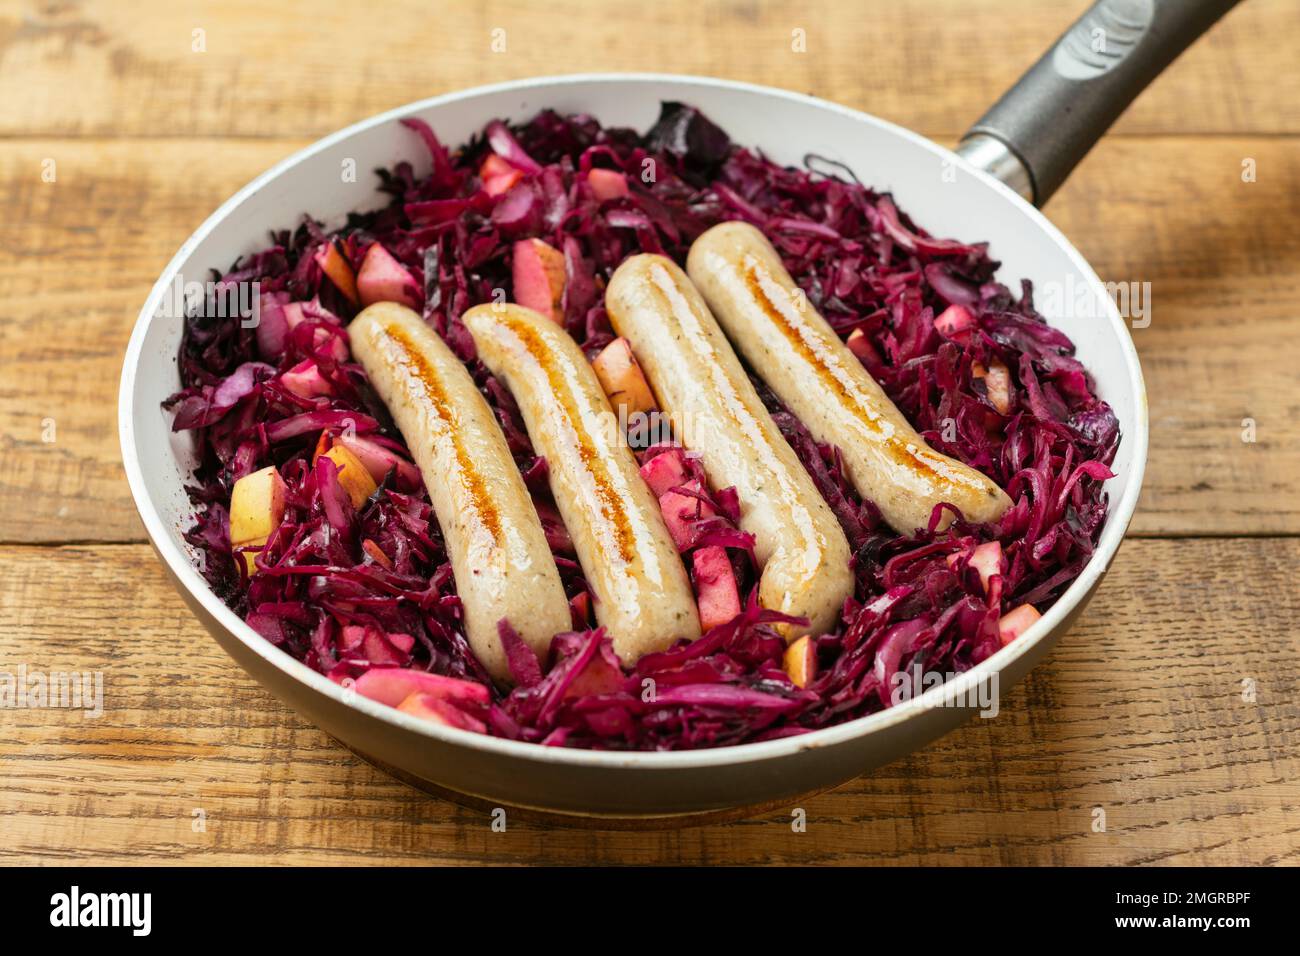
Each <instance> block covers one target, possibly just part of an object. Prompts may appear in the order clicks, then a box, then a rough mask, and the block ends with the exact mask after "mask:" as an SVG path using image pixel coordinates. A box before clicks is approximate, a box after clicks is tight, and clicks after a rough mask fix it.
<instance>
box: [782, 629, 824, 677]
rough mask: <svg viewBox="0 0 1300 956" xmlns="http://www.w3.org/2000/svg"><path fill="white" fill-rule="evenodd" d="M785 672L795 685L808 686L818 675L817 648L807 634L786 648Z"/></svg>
mask: <svg viewBox="0 0 1300 956" xmlns="http://www.w3.org/2000/svg"><path fill="white" fill-rule="evenodd" d="M785 672H786V673H787V674H789V675H790V681H791V683H793V684H794V686H795V687H807V686H808V683H809V681H811V680H812V679H813V678H814V677H816V676H817V649H816V648H815V647H814V646H813V642H812V637H811V636H810V635H808V634H805V635H804V636H803V637H801V638H799V639H798V640H797V641H795V642H794V643H793V644H791V645H790V646H789V647H787V648H786V649H785Z"/></svg>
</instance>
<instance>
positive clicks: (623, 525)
mask: <svg viewBox="0 0 1300 956" xmlns="http://www.w3.org/2000/svg"><path fill="white" fill-rule="evenodd" d="M463 321H464V323H465V327H466V328H467V329H469V331H470V334H471V335H472V336H473V337H474V344H475V346H476V347H477V348H478V355H479V358H480V359H481V360H482V361H483V363H484V364H485V365H486V366H487V367H488V368H489V369H490V370H491V372H492V374H493V375H495V376H497V378H499V379H501V380H502V381H503V382H504V383H505V384H506V387H507V388H509V389H510V391H511V393H512V394H513V395H514V397H515V401H516V402H517V403H518V404H519V411H520V413H521V414H522V416H523V419H524V425H525V427H526V428H527V429H528V436H529V437H530V438H531V439H532V441H533V447H534V449H535V450H536V451H537V453H538V454H540V455H543V456H544V457H545V458H546V463H547V466H548V474H549V480H550V485H551V492H552V494H554V496H555V503H556V505H557V507H558V508H559V511H560V517H561V518H563V519H564V525H565V527H566V528H567V529H568V531H569V536H570V538H572V539H573V547H574V550H575V551H576V552H577V556H578V563H579V564H581V565H582V572H583V574H584V575H585V576H586V578H587V584H588V585H589V586H590V587H591V591H592V594H593V595H594V596H595V598H596V604H595V611H596V620H597V621H598V622H599V623H600V625H601V626H602V627H604V628H605V630H606V632H607V633H608V634H609V638H610V642H611V643H612V644H613V646H614V652H615V653H616V654H617V655H618V657H619V659H620V660H621V661H623V663H625V664H633V663H635V662H636V661H637V659H639V658H640V657H641V656H642V655H643V654H648V653H651V652H652V651H661V650H665V649H666V648H668V647H669V646H670V645H671V644H672V643H673V642H674V641H675V640H677V639H678V638H686V639H687V640H692V641H693V640H695V639H696V638H697V637H699V636H700V620H699V614H698V612H697V610H696V607H695V598H694V595H693V594H692V592H691V582H690V579H689V578H688V577H687V576H686V569H685V568H684V567H683V566H682V559H681V556H680V555H679V554H678V553H677V548H676V547H675V546H674V545H673V541H672V538H671V537H670V536H669V534H668V528H667V526H666V525H665V524H664V519H663V516H662V515H661V514H660V511H659V503H658V502H657V501H656V500H655V498H654V495H653V494H652V493H651V491H650V488H649V487H648V486H647V485H646V483H645V481H644V479H642V477H641V475H640V474H639V473H638V471H637V462H636V458H635V457H634V456H633V455H632V452H631V450H630V449H629V448H628V447H627V443H626V442H625V441H624V440H623V436H622V434H621V433H620V431H619V425H618V419H617V418H616V417H615V415H614V411H613V409H612V408H611V407H610V404H609V400H608V399H607V398H606V397H605V392H604V391H603V390H602V389H601V387H600V382H599V380H597V378H596V373H595V371H594V370H593V369H592V367H591V365H590V364H589V363H588V362H587V359H586V357H585V356H584V355H583V354H582V350H581V349H579V348H578V346H577V344H576V343H575V342H574V341H573V339H571V338H569V336H568V335H567V334H566V333H565V331H564V330H563V329H562V328H560V326H559V325H557V324H556V323H555V322H553V321H551V320H550V319H548V318H546V317H544V316H542V315H540V314H538V313H537V312H534V311H533V310H532V309H527V308H524V307H523V306H521V305H509V304H504V303H499V304H495V305H480V306H476V307H475V308H472V309H470V310H469V311H468V312H466V313H465V315H464V316H463Z"/></svg>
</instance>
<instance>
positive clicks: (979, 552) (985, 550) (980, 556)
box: [946, 541, 1002, 594]
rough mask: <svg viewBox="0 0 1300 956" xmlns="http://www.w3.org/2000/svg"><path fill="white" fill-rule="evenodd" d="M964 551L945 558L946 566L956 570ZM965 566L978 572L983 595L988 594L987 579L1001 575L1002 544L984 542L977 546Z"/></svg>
mask: <svg viewBox="0 0 1300 956" xmlns="http://www.w3.org/2000/svg"><path fill="white" fill-rule="evenodd" d="M964 554H966V552H964V551H958V552H954V553H952V554H950V555H948V557H947V559H946V560H947V564H948V567H950V568H956V567H957V562H958V561H959V560H961V557H962V555H964ZM967 564H969V565H970V566H971V567H972V568H974V569H975V570H976V571H977V572H979V576H980V586H981V587H983V588H984V593H985V594H988V592H989V578H991V577H993V575H995V574H1001V573H1002V543H1001V542H999V541H986V542H985V543H984V544H981V545H979V546H977V547H976V548H975V549H974V550H973V551H971V552H970V558H968V559H967Z"/></svg>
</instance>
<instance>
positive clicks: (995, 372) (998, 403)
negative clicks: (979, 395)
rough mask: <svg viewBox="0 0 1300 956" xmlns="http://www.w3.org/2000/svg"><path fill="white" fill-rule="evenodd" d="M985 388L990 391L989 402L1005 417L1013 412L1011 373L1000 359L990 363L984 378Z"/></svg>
mask: <svg viewBox="0 0 1300 956" xmlns="http://www.w3.org/2000/svg"><path fill="white" fill-rule="evenodd" d="M984 387H985V388H986V389H988V393H989V401H990V402H992V403H993V407H994V408H996V409H997V410H998V412H1000V413H1001V414H1003V415H1006V414H1009V413H1010V411H1011V373H1010V372H1009V371H1008V370H1007V367H1006V366H1005V365H1004V364H1003V363H1002V362H1001V361H1000V360H998V359H993V361H992V362H990V363H989V370H988V374H987V375H986V376H985V378H984Z"/></svg>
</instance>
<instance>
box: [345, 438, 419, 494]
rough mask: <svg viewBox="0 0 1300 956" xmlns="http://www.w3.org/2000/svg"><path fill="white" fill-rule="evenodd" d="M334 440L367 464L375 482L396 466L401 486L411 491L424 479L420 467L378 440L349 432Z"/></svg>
mask: <svg viewBox="0 0 1300 956" xmlns="http://www.w3.org/2000/svg"><path fill="white" fill-rule="evenodd" d="M334 441H335V444H339V445H342V446H343V447H344V448H346V449H347V450H348V451H350V452H352V454H354V455H356V456H357V459H358V460H359V461H360V462H361V464H363V465H365V467H366V470H367V471H368V472H370V477H371V478H373V479H374V480H375V484H378V483H379V482H381V481H383V480H384V476H385V475H387V474H388V473H389V472H390V471H392V470H393V469H394V468H395V469H397V484H398V487H399V488H402V489H405V490H407V491H410V490H413V489H415V488H417V487H419V485H420V482H421V481H422V480H423V479H422V478H421V476H420V469H419V468H416V467H415V465H414V464H412V463H411V462H409V461H407V460H406V459H405V458H403V457H402V456H401V455H399V454H397V452H395V451H393V450H392V449H391V448H387V447H385V446H384V445H381V444H379V443H378V442H375V441H371V440H370V439H368V438H362V437H361V436H360V435H347V434H342V435H339V437H338V438H336V439H335V440H334Z"/></svg>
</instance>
